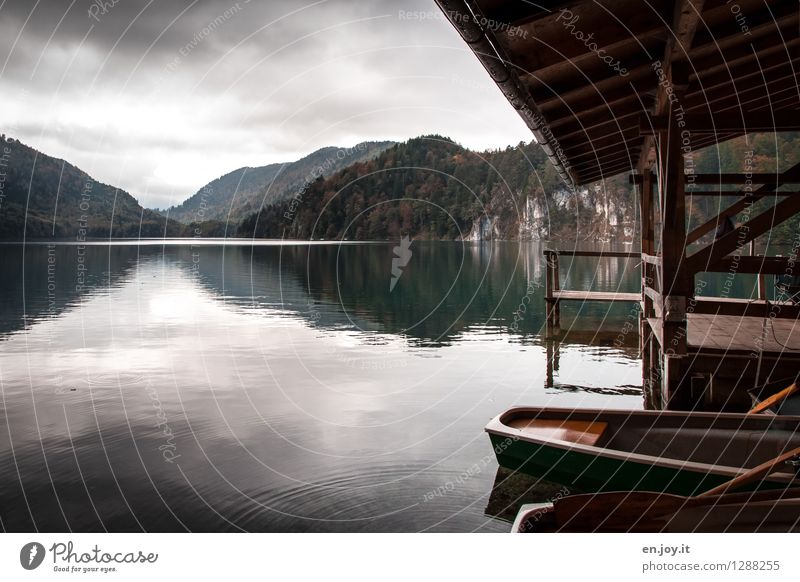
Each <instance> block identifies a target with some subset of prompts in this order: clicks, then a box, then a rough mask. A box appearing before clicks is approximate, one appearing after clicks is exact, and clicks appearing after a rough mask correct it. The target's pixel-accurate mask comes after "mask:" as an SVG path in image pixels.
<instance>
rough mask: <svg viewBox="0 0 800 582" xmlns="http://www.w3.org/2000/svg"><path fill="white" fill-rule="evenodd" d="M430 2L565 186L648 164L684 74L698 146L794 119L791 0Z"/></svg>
mask: <svg viewBox="0 0 800 582" xmlns="http://www.w3.org/2000/svg"><path fill="white" fill-rule="evenodd" d="M436 1H437V3H438V4H439V6H440V8H441V9H442V11H443V12H444V14H445V16H446V17H447V18H448V19H449V20H450V22H451V23H452V24H453V26H455V28H456V29H457V30H458V32H459V33H460V34H461V36H462V37H463V38H464V40H465V41H466V43H467V44H468V45H469V47H470V48H471V49H472V51H473V52H474V53H475V55H476V56H477V57H478V59H480V61H481V63H482V64H483V65H484V67H485V68H486V70H487V71H488V72H489V74H490V75H491V77H492V79H494V81H495V82H496V83H497V85H498V86H499V87H500V89H501V90H502V91H503V93H504V94H505V96H506V97H507V99H508V100H509V102H510V103H511V104H512V105H513V107H514V108H515V109H516V110H517V111H518V112H519V114H520V115H521V116H522V118H523V119H524V120H525V122H526V123H527V125H528V127H530V129H531V131H533V134H534V136H535V137H536V139H537V141H538V142H539V143H541V144H542V146H543V147H544V148H545V151H546V152H547V154H548V155H549V156H550V159H551V160H552V162H553V163H554V164H555V166H556V169H557V170H558V172H559V173H560V174H561V176H562V177H563V178H564V180H565V181H567V182H568V183H570V184H572V185H576V186H577V185H581V184H586V183H589V182H593V181H595V180H598V179H601V178H604V177H609V176H612V175H615V174H619V173H621V172H626V171H630V170H634V169H636V168H637V167H638V166H639V163H640V158H641V157H643V156H642V153H643V152H645V153H647V155H648V156H649V155H650V153H649V150H651V149H652V145H653V142H652V139H651V140H650V141H649V142H648V141H647V140H648V139H649V138H648V133H649V134H652V133H653V130H654V129H658V128H657V127H655V126H656V125H658V123H659V118H658V116H659V115H661V114H663V111H664V107H665V105H666V104H665V103H664V99H669V98H670V95H672V93H673V87H672V86H671V83H672V81H671V79H673V78H675V76H674V75H671V74H670V72H671V71H673V70H677V69H678V68H679V67H681V68H682V70H683V71H684V73H683V74H682V75H681V78H682V79H686V81H685V82H688V84H682V86H681V87H680V89H681V91H682V92H683V93H682V97H681V102H680V104H679V106H680V107H682V109H681V114H682V115H683V114H685V115H686V116H687V118H686V119H687V121H688V125H687V127H688V129H689V130H691V131H693V132H694V130H695V129H697V130H698V132H699V133H697V134H695V135H693V137H692V147H693V149H698V148H700V147H705V146H708V145H712V144H715V143H718V142H721V141H725V140H728V139H731V138H733V137H736V136H738V135H741V134H742V133H745V131H742V128H743V127H744V128H746V131H747V132H751V131H770V130H771V128H775V127H783V128H786V127H787V126H788V125H790V124H793V123H795V124H796V123H797V118H798V116H799V115H800V114H799V113H798V111H797V109H798V107H800V87H799V86H798V80H797V72H798V69H799V68H800V34H798V30H799V28H798V27H799V26H800V19H799V15H798V12H800V11H799V10H798V4H797V0H770V1H769V2H767V1H766V0H709V1H702V0H679V1H677V2H676V1H673V0H670V1H664V0H592V1H572V2H569V1H567V2H564V1H561V2H538V3H536V2H532V1H527V0H436ZM674 110H675V109H674V108H673V112H674ZM648 126H650V127H648Z"/></svg>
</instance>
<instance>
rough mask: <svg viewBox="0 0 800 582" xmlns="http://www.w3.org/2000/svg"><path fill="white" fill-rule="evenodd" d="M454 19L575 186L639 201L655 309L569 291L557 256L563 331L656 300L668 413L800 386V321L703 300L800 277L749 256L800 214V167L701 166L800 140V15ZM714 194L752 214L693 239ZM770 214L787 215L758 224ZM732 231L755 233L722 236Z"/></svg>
mask: <svg viewBox="0 0 800 582" xmlns="http://www.w3.org/2000/svg"><path fill="white" fill-rule="evenodd" d="M437 3H438V4H439V6H440V8H441V10H442V11H443V13H444V14H445V16H446V17H447V18H448V19H449V20H450V22H451V23H452V24H453V26H454V27H455V28H456V30H457V31H458V32H459V33H460V35H461V36H462V38H463V39H464V41H465V42H466V43H467V45H468V46H469V48H470V49H471V50H472V51H473V53H474V54H475V55H476V57H477V58H478V59H479V60H480V62H481V63H482V64H483V65H484V67H485V68H486V70H487V71H488V73H489V75H490V76H491V77H492V79H493V80H494V81H495V82H496V83H497V85H498V86H499V88H500V89H501V90H502V92H503V94H504V95H505V96H506V98H507V99H508V101H509V103H510V104H511V106H513V107H514V108H515V109H516V110H517V111H518V112H519V114H520V116H522V118H523V119H524V120H525V122H526V123H527V125H528V127H530V129H531V131H532V132H533V135H534V136H535V138H536V140H537V141H538V142H539V143H540V144H541V145H542V147H543V148H544V150H545V152H546V153H547V154H548V156H549V158H550V160H551V161H552V163H553V164H554V166H555V168H556V169H557V171H558V173H559V174H560V175H561V177H562V179H563V180H564V182H565V183H566V184H567V186H568V187H570V188H578V187H581V186H583V185H586V184H589V183H592V182H596V181H598V180H602V179H604V178H608V177H611V176H613V175H617V174H620V173H625V172H627V173H630V175H631V181H632V182H633V183H634V184H635V185H636V189H637V193H638V203H639V207H640V208H639V209H640V212H639V219H640V224H639V227H640V232H641V249H640V253H636V256H637V257H640V260H641V273H642V277H641V278H642V290H641V294H637V295H633V296H630V297H627V296H625V297H621V296H619V295H615V296H609V297H605V296H603V297H601V296H591V293H587V292H580V291H568V290H561V289H558V277H557V271H556V275H555V279H553V273H552V270H551V269H552V268H553V265H555V268H556V269H557V265H558V256H559V254H562V255H563V254H573V253H572V251H571V250H559V251H551V254H550V255H549V256H548V265H549V268H548V272H549V274H550V277H549V278H548V281H549V283H548V299H549V302H550V308H549V314H548V319H549V322H550V323H551V324H552V325H558V324H559V321H558V318H559V312H560V303H561V302H562V301H570V300H579V301H586V300H601V301H602V300H606V301H608V300H636V301H639V302H640V305H641V320H640V349H641V354H642V360H643V375H644V386H645V390H646V393H647V396H648V397H649V399H650V402H651V403H652V404H653V406H655V407H657V408H665V409H692V408H697V407H699V408H705V409H712V410H736V409H738V408H742V407H746V406H747V404H749V399H748V398H747V394H746V391H747V390H749V389H752V388H754V387H757V386H761V385H764V384H766V383H769V382H781V381H783V380H784V379H787V378H788V379H789V382H791V379H792V378H794V377H796V375H797V374H798V373H800V331H797V330H796V327H797V326H796V320H797V318H798V315H799V314H800V309H798V306H797V305H796V304H794V303H792V302H789V301H770V300H768V299H767V298H766V295H765V294H764V293H763V292H761V293H759V297H758V298H757V299H753V300H744V299H731V298H723V297H707V296H703V297H700V296H699V295H700V293H698V286H700V285H702V281H703V276H704V274H706V273H751V274H756V275H758V276H759V277H760V278H761V279H762V280H763V276H765V275H800V261H797V264H795V259H796V257H794V256H790V257H763V256H741V251H740V249H742V248H743V247H745V246H746V245H749V244H750V243H751V241H753V240H755V239H756V238H758V237H760V236H762V235H765V234H768V233H769V231H770V230H771V229H772V228H774V227H775V226H776V225H778V224H780V223H782V222H783V221H785V220H787V219H789V218H791V217H793V216H795V215H796V214H798V212H800V188H798V187H797V186H798V184H800V164H798V165H794V166H792V167H789V168H786V169H784V170H783V171H780V172H778V171H776V172H773V173H765V174H761V173H755V172H753V171H749V170H748V169H747V167H744V169H743V171H742V172H741V173H735V174H700V173H697V172H695V171H694V164H693V152H696V151H697V150H699V149H701V148H705V147H708V146H713V145H715V144H718V143H721V142H724V141H726V140H730V139H732V138H735V137H739V136H742V135H745V134H749V133H755V132H785V131H797V130H800V84H799V83H798V71H800V18H799V12H800V5H798V2H797V0H771V1H768V2H767V1H766V0H706V1H704V0H677V1H673V0H670V1H664V0H648V1H647V2H645V1H644V0H577V1H575V0H574V1H558V2H542V3H533V2H527V1H523V0H437ZM700 186H702V188H700ZM696 196H715V197H719V196H736V197H737V199H736V202H735V203H733V204H731V205H730V206H728V207H727V208H724V209H723V210H722V211H721V212H720V213H719V215H718V216H716V217H714V218H712V219H710V220H708V221H707V222H705V223H704V224H700V225H697V226H694V227H693V228H691V229H689V228H687V200H688V201H689V202H688V203H691V200H692V197H696ZM763 200H767V201H770V203H771V206H770V207H769V208H768V209H767V210H764V211H762V212H760V213H759V214H757V215H754V216H753V215H751V213H750V212H749V210H750V208H751V207H752V206H753V204H754V203H755V202H756V201H763ZM745 211H746V212H745ZM729 219H733V220H738V222H740V224H739V226H738V227H737V226H733V227H732V228H729V229H728V231H727V232H722V233H720V231H718V230H717V228H718V226H719V225H720V224H722V223H725V222H728V221H729ZM715 233H718V236H716V237H714V240H713V241H712V240H708V239H710V238H711V235H714V234H715ZM589 254H591V253H589ZM605 256H607V254H606V255H605Z"/></svg>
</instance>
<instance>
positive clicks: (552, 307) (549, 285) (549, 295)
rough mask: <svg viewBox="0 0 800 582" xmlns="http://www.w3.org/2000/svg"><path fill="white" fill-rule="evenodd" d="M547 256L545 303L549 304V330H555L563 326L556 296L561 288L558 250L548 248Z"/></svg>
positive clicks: (545, 254) (545, 253) (545, 252)
mask: <svg viewBox="0 0 800 582" xmlns="http://www.w3.org/2000/svg"><path fill="white" fill-rule="evenodd" d="M544 256H545V264H546V267H545V303H546V304H547V306H546V308H547V331H548V335H549V334H550V332H551V331H555V330H557V329H559V328H560V327H561V305H560V303H559V301H558V299H557V298H556V292H557V291H558V290H559V289H560V286H559V281H558V278H559V273H558V251H553V250H546V251H544Z"/></svg>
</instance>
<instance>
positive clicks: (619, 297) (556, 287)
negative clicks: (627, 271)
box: [544, 249, 641, 328]
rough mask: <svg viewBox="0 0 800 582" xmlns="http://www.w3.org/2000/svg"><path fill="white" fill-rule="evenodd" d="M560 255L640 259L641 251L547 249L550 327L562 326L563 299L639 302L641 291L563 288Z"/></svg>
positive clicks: (547, 293) (546, 287)
mask: <svg viewBox="0 0 800 582" xmlns="http://www.w3.org/2000/svg"><path fill="white" fill-rule="evenodd" d="M559 256H570V257H598V258H623V259H631V258H635V259H639V258H641V254H640V253H629V252H618V251H565V250H556V249H546V250H545V251H544V257H545V264H546V271H545V298H544V299H545V302H546V304H547V325H548V327H550V328H558V327H560V326H561V302H562V301H582V302H586V301H604V302H612V301H628V302H638V301H640V300H641V293H621V292H615V291H585V290H575V289H561V281H560V276H561V275H560V273H559Z"/></svg>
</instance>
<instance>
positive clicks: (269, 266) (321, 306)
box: [0, 241, 637, 346]
mask: <svg viewBox="0 0 800 582" xmlns="http://www.w3.org/2000/svg"><path fill="white" fill-rule="evenodd" d="M395 246H396V245H394V244H368V245H366V244H344V245H337V244H323V245H320V244H315V245H206V244H202V245H196V246H189V245H175V246H171V245H167V246H164V247H162V246H160V245H142V246H127V245H110V246H109V245H86V246H85V247H83V248H81V249H79V247H77V246H62V245H55V246H48V245H28V246H26V247H25V248H24V253H25V254H24V263H23V255H22V252H23V247H22V246H20V245H8V246H2V247H0V260H2V263H3V265H4V268H5V272H6V273H9V274H12V276H10V277H6V278H4V279H3V282H2V283H0V285H2V292H3V297H5V298H6V301H5V302H4V303H3V304H2V308H0V332H8V331H13V330H16V329H20V328H22V327H24V325H25V323H26V322H30V321H31V320H35V319H37V318H41V317H47V316H53V315H57V314H58V313H60V312H61V311H63V310H64V309H65V308H67V307H69V306H70V305H75V304H76V303H77V302H78V301H79V299H80V297H81V295H83V294H85V293H87V292H88V291H91V290H92V288H97V289H100V290H102V288H105V287H107V286H115V285H118V284H119V283H120V282H121V281H124V280H126V279H127V278H128V277H127V275H128V273H129V272H130V271H131V270H132V269H133V268H135V266H136V263H137V261H141V260H143V259H147V260H153V259H156V258H157V259H158V260H164V261H168V262H171V263H177V264H178V265H179V266H180V267H181V268H183V269H185V270H186V271H187V273H190V274H191V275H192V278H193V280H194V281H196V282H197V283H198V284H200V285H202V286H203V287H205V288H206V289H208V290H209V291H210V292H211V293H212V294H213V295H215V296H217V297H219V298H220V300H222V301H225V302H226V303H228V304H230V305H235V306H237V307H240V308H242V309H255V310H270V311H278V312H284V313H288V314H291V315H293V316H295V317H299V318H302V319H303V320H305V321H306V322H308V324H309V325H313V326H316V327H321V328H326V329H331V328H336V329H345V330H347V329H352V330H355V331H364V332H369V333H376V334H381V333H386V334H399V335H403V336H405V337H407V338H408V340H409V341H411V342H412V343H416V344H419V345H431V346H436V345H446V344H449V343H450V342H452V341H453V340H454V339H458V338H459V337H460V336H462V335H463V334H465V333H478V334H481V333H484V334H486V333H488V334H503V335H508V336H510V337H512V338H514V340H513V341H521V342H523V343H537V344H538V343H539V342H540V339H539V336H540V333H541V331H542V329H543V326H544V300H543V296H544V287H543V283H544V281H543V264H542V256H541V248H540V247H539V245H537V244H530V243H526V244H517V243H464V244H462V243H436V242H433V243H431V242H424V241H414V242H412V245H411V249H410V250H411V258H410V260H409V261H408V264H407V265H406V266H405V267H403V269H402V273H401V275H400V277H399V279H398V282H397V284H396V286H395V287H394V288H393V289H391V290H390V280H391V276H392V259H393V257H394V256H395V255H394V253H393V248H394V247H395ZM79 252H80V253H83V255H82V256H81V257H80V258H81V259H82V261H83V262H81V261H79V255H78V253H79ZM51 257H52V258H51ZM23 264H24V267H25V268H24V269H23ZM79 265H84V266H85V268H86V270H85V273H86V274H85V281H83V283H82V284H83V289H78V288H77V287H78V285H79V284H81V281H80V278H79V276H80V271H79V269H80V266H79ZM564 272H565V273H567V274H568V276H569V277H571V278H574V279H576V280H581V281H584V280H585V281H590V282H592V281H591V280H592V278H594V281H593V282H592V284H593V286H594V287H596V288H605V289H608V288H612V289H613V288H617V285H618V283H617V282H616V281H617V279H618V278H619V277H620V275H624V290H629V289H632V288H635V287H636V285H637V281H636V275H635V273H634V272H631V271H630V270H624V269H622V268H613V269H612V268H609V269H600V270H597V269H596V265H594V264H592V263H590V262H580V261H576V262H575V264H573V265H572V266H565V268H564ZM48 286H51V287H52V288H53V291H52V293H51V291H50V290H49V289H48ZM23 293H24V295H23ZM609 310H611V312H614V313H617V314H619V315H622V316H623V317H624V316H625V315H626V314H627V313H628V311H629V310H630V306H629V305H618V306H612V307H609V306H607V305H602V304H587V305H586V306H584V307H582V309H581V320H580V322H581V325H582V326H583V327H584V328H586V327H587V326H588V328H589V330H590V331H588V332H586V333H585V334H583V335H581V336H580V337H578V336H577V335H576V333H577V332H575V331H572V332H571V337H572V339H573V340H574V341H576V342H577V343H580V344H585V345H592V344H598V342H599V344H602V343H603V340H602V338H606V336H608V337H607V338H606V339H607V340H608V338H612V339H610V340H608V341H607V342H606V343H607V344H608V342H613V337H616V336H615V335H613V334H612V336H609V335H608V334H605V335H603V334H598V330H599V329H600V328H601V327H602V325H603V324H606V325H608V323H609V322H604V320H605V319H606V316H607V313H608V312H609ZM566 311H567V313H568V312H569V310H566ZM565 317H568V315H567V316H565ZM611 321H612V322H613V321H616V322H619V321H620V320H619V318H616V319H612V320H611ZM611 325H612V326H613V323H612V324H611ZM609 333H611V332H609ZM584 335H586V337H584ZM375 339H376V340H379V338H375ZM562 341H563V342H565V343H570V339H569V338H563V339H562ZM626 343H627V342H626ZM609 345H610V344H609Z"/></svg>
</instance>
